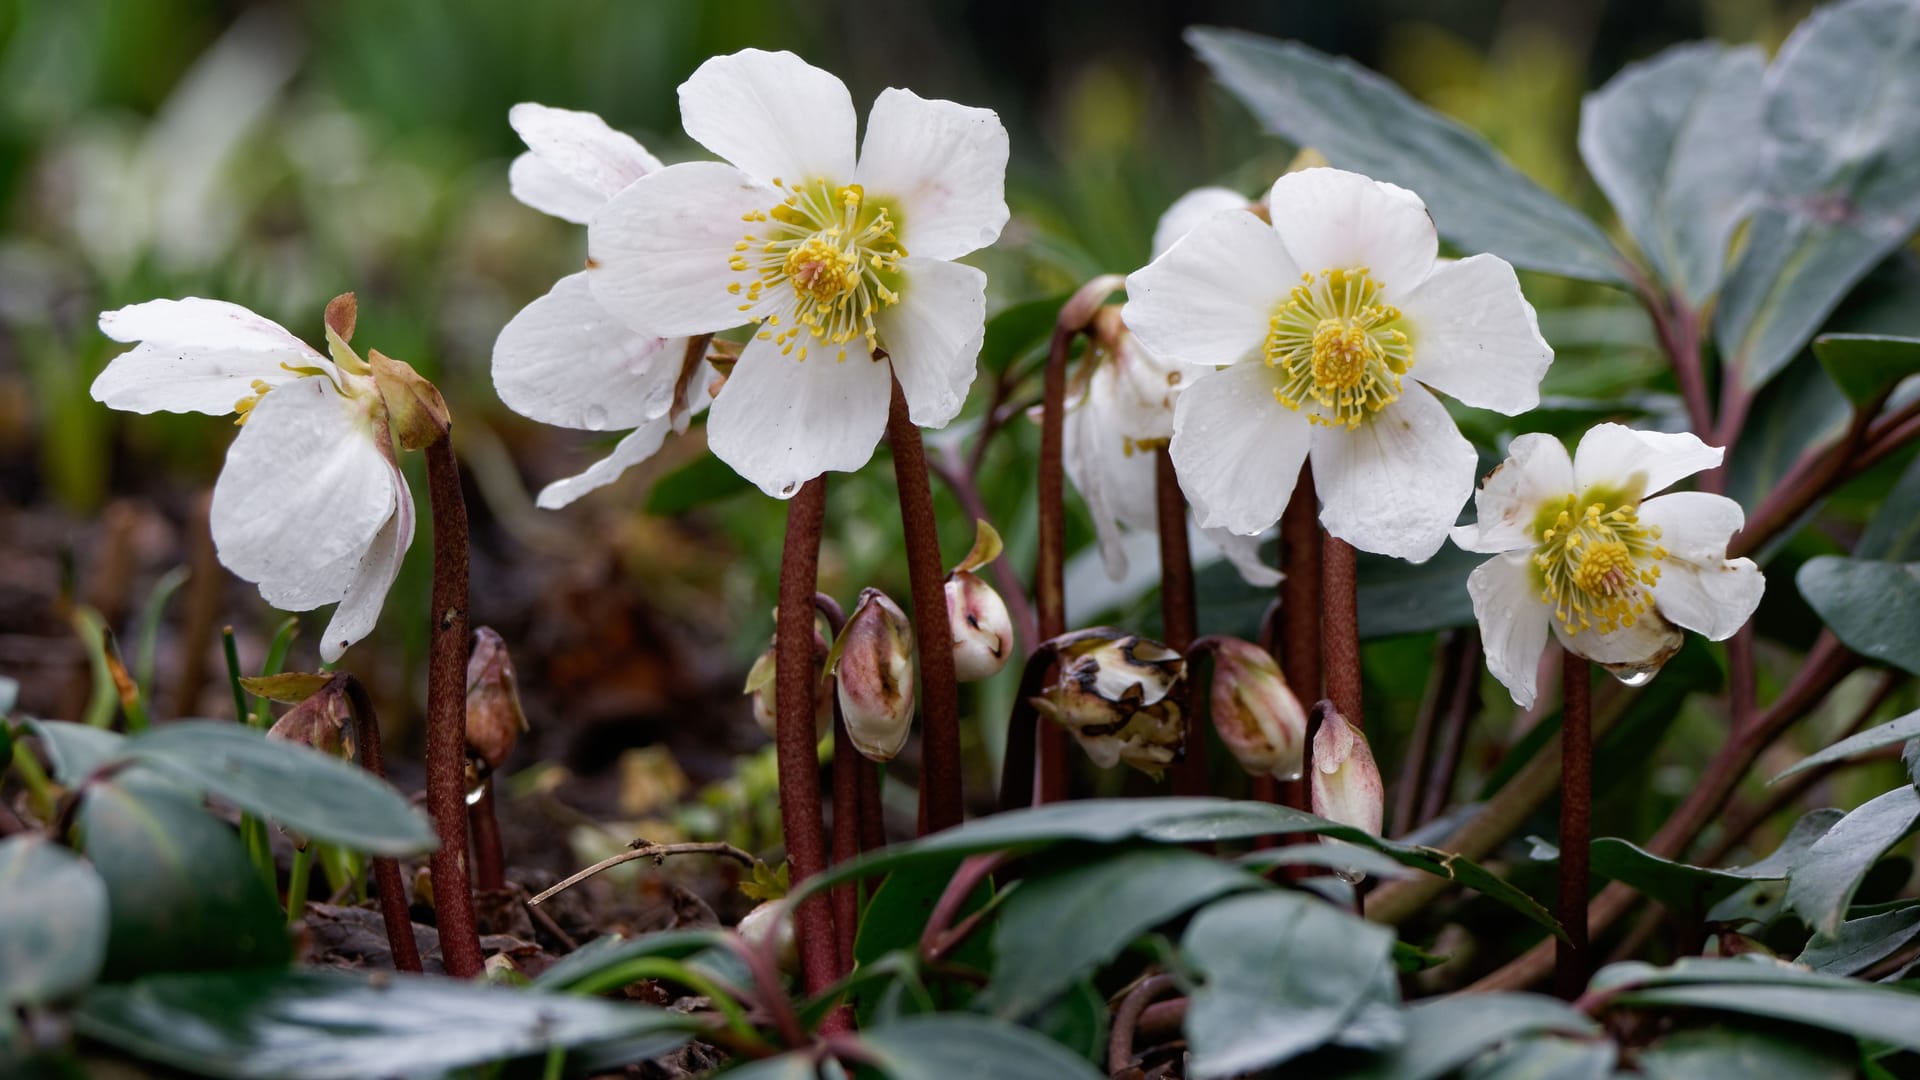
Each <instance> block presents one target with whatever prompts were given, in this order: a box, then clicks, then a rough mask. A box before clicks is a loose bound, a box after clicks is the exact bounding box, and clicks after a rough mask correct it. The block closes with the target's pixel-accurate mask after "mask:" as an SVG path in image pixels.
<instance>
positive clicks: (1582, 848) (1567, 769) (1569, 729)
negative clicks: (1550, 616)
mask: <svg viewBox="0 0 1920 1080" xmlns="http://www.w3.org/2000/svg"><path fill="white" fill-rule="evenodd" d="M1563 664H1564V665H1565V666H1564V667H1563V668H1562V669H1561V670H1562V673H1563V674H1562V676H1561V679H1560V682H1561V696H1562V700H1563V706H1562V709H1561V717H1562V719H1561V733H1560V910H1559V912H1558V914H1559V917H1560V925H1561V926H1562V927H1563V928H1565V930H1566V932H1567V936H1566V939H1565V940H1561V939H1555V944H1554V966H1553V972H1554V990H1555V992H1556V993H1558V994H1559V995H1560V997H1562V998H1564V999H1566V1000H1568V1001H1572V1000H1574V999H1575V998H1577V997H1579V996H1580V994H1581V992H1582V991H1584V990H1585V989H1586V986H1587V965H1588V959H1587V879H1588V873H1589V872H1588V869H1587V866H1588V850H1589V846H1590V845H1591V843H1592V840H1593V670H1592V665H1591V664H1590V663H1589V662H1588V661H1587V658H1586V657H1584V656H1580V655H1578V654H1577V653H1575V652H1573V651H1572V650H1568V651H1567V652H1566V654H1565V656H1564V659H1563Z"/></svg>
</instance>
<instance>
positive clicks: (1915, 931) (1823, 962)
mask: <svg viewBox="0 0 1920 1080" xmlns="http://www.w3.org/2000/svg"><path fill="white" fill-rule="evenodd" d="M1915 938H1920V906H1915V907H1904V908H1896V909H1894V910H1893V911H1884V912H1881V913H1880V914H1878V915H1869V916H1867V917H1866V918H1864V919H1849V920H1847V921H1846V922H1844V923H1841V924H1840V932H1839V933H1838V934H1835V935H1833V936H1832V937H1827V936H1825V935H1822V934H1815V935H1814V936H1813V940H1811V941H1809V942H1807V947H1806V949H1805V950H1804V951H1802V952H1801V953H1800V955H1799V957H1797V958H1796V959H1795V962H1796V963H1800V964H1805V965H1807V966H1808V967H1811V968H1813V969H1814V970H1815V971H1824V972H1827V973H1829V974H1832V975H1852V974H1855V973H1857V972H1861V971H1865V970H1866V969H1868V968H1870V967H1872V966H1873V965H1875V964H1877V963H1879V962H1880V961H1882V960H1885V959H1886V958H1887V957H1889V956H1892V955H1893V954H1894V953H1896V952H1899V951H1900V950H1901V949H1902V948H1904V947H1906V945H1907V943H1909V942H1911V941H1913V940H1914V939H1915Z"/></svg>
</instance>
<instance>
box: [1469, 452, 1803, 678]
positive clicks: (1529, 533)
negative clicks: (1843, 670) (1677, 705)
mask: <svg viewBox="0 0 1920 1080" xmlns="http://www.w3.org/2000/svg"><path fill="white" fill-rule="evenodd" d="M1720 457H1721V450H1720V448H1719V447H1715V446H1708V445H1706V444H1705V443H1703V442H1701V441H1700V440H1699V439H1698V438H1697V437H1695V436H1693V435H1690V434H1678V435H1665V434H1659V433H1655V432H1645V431H1634V430H1632V429H1630V428H1626V427H1622V426H1620V425H1619V424H1601V425H1599V426H1598V427H1595V428H1593V429H1592V430H1590V431H1588V432H1587V434H1586V436H1585V437H1583V438H1582V439H1581V440H1580V446H1579V449H1578V450H1576V451H1575V452H1574V455H1573V457H1572V458H1571V459H1569V458H1568V457H1567V451H1566V448H1565V447H1563V446H1561V445H1560V440H1558V439H1555V438H1553V437H1552V436H1550V435H1522V436H1520V437H1519V438H1517V439H1515V440H1513V444H1512V446H1510V447H1509V448H1508V451H1507V460H1506V461H1505V462H1504V463H1502V464H1501V466H1500V467H1499V468H1497V469H1495V470H1494V471H1493V472H1492V473H1491V474H1489V475H1488V477H1487V480H1486V483H1485V484H1484V485H1483V486H1482V487H1481V488H1480V491H1479V493H1478V494H1477V495H1475V496H1474V507H1475V509H1476V510H1477V511H1478V515H1479V520H1478V521H1477V522H1475V523H1474V524H1472V525H1462V526H1460V527H1459V528H1457V529H1455V530H1453V539H1454V543H1456V544H1458V545H1460V546H1461V547H1462V548H1465V549H1466V550H1468V551H1480V552H1488V553H1492V554H1496V555H1497V556H1498V557H1497V558H1493V559H1489V560H1488V561H1487V562H1485V563H1482V564H1481V565H1480V566H1479V568H1478V569H1476V570H1474V572H1473V573H1472V575H1471V576H1469V577H1468V578H1467V592H1468V593H1469V594H1470V595H1471V596H1472V597H1473V613H1474V616H1475V618H1477V619H1479V621H1480V633H1481V635H1482V637H1483V638H1484V639H1485V641H1486V647H1487V668H1488V670H1490V671H1492V672H1493V674H1494V677H1495V678H1497V679H1499V680H1500V681H1501V683H1503V684H1504V685H1505V686H1506V688H1507V689H1508V690H1509V691H1510V692H1511V693H1512V694H1513V700H1514V702H1515V703H1516V704H1518V705H1519V706H1520V707H1521V708H1527V707H1530V706H1531V705H1532V704H1533V697H1534V678H1535V674H1536V671H1537V669H1538V668H1539V666H1540V653H1541V651H1542V650H1543V649H1545V648H1546V645H1547V629H1548V627H1549V626H1551V627H1552V629H1553V633H1554V635H1555V636H1556V637H1558V638H1559V639H1560V643H1561V644H1562V645H1564V646H1565V647H1566V648H1567V649H1569V650H1570V651H1572V652H1574V653H1577V654H1579V655H1581V656H1584V657H1587V658H1588V659H1590V660H1593V661H1595V662H1597V663H1600V664H1603V665H1605V666H1606V667H1607V668H1608V669H1609V670H1611V671H1612V672H1613V673H1614V675H1615V676H1617V677H1619V678H1621V679H1622V680H1623V681H1626V682H1628V683H1629V684H1631V685H1638V684H1639V683H1641V682H1644V681H1646V680H1647V679H1649V678H1651V677H1652V676H1653V673H1654V672H1656V671H1658V670H1659V668H1660V665H1661V664H1663V663H1665V662H1666V660H1667V658H1668V657H1670V656H1672V655H1673V654H1674V653H1675V652H1676V651H1678V650H1679V648H1680V641H1681V638H1680V633H1679V631H1677V630H1675V629H1674V626H1675V625H1678V626H1682V627H1685V628H1687V629H1689V630H1694V631H1697V632H1699V633H1701V634H1704V635H1706V636H1707V637H1708V638H1711V639H1712V640H1714V641H1720V640H1722V639H1724V638H1727V637H1730V636H1732V635H1733V632H1734V631H1736V630H1738V629H1740V627H1741V626H1742V625H1744V624H1745V623H1746V621H1747V619H1748V617H1750V616H1751V615H1752V614H1753V609H1754V608H1755V607H1757V606H1758V605H1759V603H1760V594H1761V593H1762V592H1763V591H1764V590H1765V589H1766V579H1765V578H1764V577H1762V576H1761V574H1760V570H1759V568H1758V567H1756V566H1754V564H1753V560H1751V559H1731V560H1729V559H1728V558H1727V541H1728V540H1729V539H1731V538H1732V537H1733V534H1734V533H1737V532H1739V531H1740V529H1741V526H1742V525H1744V524H1745V520H1746V519H1745V515H1743V514H1742V513H1741V510H1740V504H1739V503H1736V502H1734V501H1733V500H1732V499H1729V498H1726V497H1725V496H1721V495H1708V494H1704V493H1701V492H1692V491H1682V492H1675V493H1673V494H1669V495H1661V496H1659V497H1658V498H1649V496H1651V495H1654V494H1656V493H1658V492H1660V491H1664V490H1666V489H1667V488H1668V487H1670V486H1671V485H1673V484H1674V483H1675V482H1677V481H1679V480H1681V479H1683V478H1685V477H1688V476H1692V475H1693V474H1694V473H1697V472H1700V471H1702V470H1704V469H1711V468H1714V467H1715V466H1718V465H1719V464H1720Z"/></svg>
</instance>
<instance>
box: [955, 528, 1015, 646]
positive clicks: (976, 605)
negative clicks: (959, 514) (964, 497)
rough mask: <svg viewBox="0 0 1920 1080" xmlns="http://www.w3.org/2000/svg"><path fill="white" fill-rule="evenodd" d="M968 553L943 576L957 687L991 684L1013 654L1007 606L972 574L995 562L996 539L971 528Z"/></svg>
mask: <svg viewBox="0 0 1920 1080" xmlns="http://www.w3.org/2000/svg"><path fill="white" fill-rule="evenodd" d="M974 526H975V532H974V538H973V550H972V551H969V552H967V557H966V558H964V559H962V560H960V565H959V566H957V567H955V568H954V571H953V573H951V574H948V575H947V585H946V592H947V623H948V625H949V629H951V631H952V633H953V674H954V677H955V678H957V679H959V680H960V681H961V682H978V681H979V680H981V679H990V678H992V677H993V676H995V675H998V674H999V673H1000V669H1001V668H1003V667H1006V666H1007V658H1008V657H1010V656H1012V655H1013V618H1012V616H1010V615H1008V614H1007V602H1006V601H1005V600H1002V599H1001V598H1000V594H999V593H998V592H996V591H995V590H994V588H993V586H991V585H988V584H987V583H986V582H985V581H983V580H981V579H980V577H979V575H977V574H975V573H974V571H975V570H978V569H979V568H980V567H982V566H985V565H986V564H988V563H990V562H992V561H993V560H995V559H997V558H999V557H1000V551H1001V547H1002V545H1001V542H1000V534H999V533H998V532H996V531H995V530H994V527H993V526H991V525H989V524H987V523H986V522H984V521H976V522H975V523H974Z"/></svg>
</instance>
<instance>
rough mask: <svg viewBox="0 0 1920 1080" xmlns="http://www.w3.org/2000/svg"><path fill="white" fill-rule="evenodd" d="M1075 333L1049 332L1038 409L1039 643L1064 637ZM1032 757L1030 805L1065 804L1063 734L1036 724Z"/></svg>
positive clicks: (1035, 580)
mask: <svg viewBox="0 0 1920 1080" xmlns="http://www.w3.org/2000/svg"><path fill="white" fill-rule="evenodd" d="M1077 333H1078V331H1077V330H1073V329H1069V328H1068V327H1066V326H1064V325H1062V326H1056V327H1054V331H1053V341H1052V343H1051V345H1050V346H1049V347H1048V349H1047V367H1046V373H1045V377H1044V379H1043V387H1044V389H1043V392H1042V397H1041V403H1040V481H1039V488H1040V521H1039V545H1038V547H1039V554H1038V556H1037V558H1036V560H1035V566H1034V571H1033V596H1034V604H1035V607H1036V608H1037V609H1038V621H1039V625H1040V631H1039V633H1040V640H1041V641H1051V640H1053V639H1054V638H1057V637H1059V636H1060V635H1061V634H1064V633H1066V632H1067V586H1066V508H1065V505H1064V504H1065V499H1066V492H1065V479H1064V471H1063V466H1062V456H1061V455H1062V440H1063V433H1064V431H1065V430H1066V411H1067V361H1068V359H1069V358H1070V357H1071V355H1072V353H1073V339H1074V337H1075V335H1076V334H1077ZM1016 711H1018V710H1017V709H1016ZM1034 753H1035V759H1036V766H1035V767H1036V770H1037V772H1038V779H1037V785H1038V791H1037V792H1036V795H1035V799H1034V801H1035V802H1036V803H1050V802H1059V801H1061V800H1063V799H1065V798H1066V797H1067V733H1066V732H1065V731H1064V730H1062V729H1061V728H1060V727H1059V726H1058V725H1056V724H1037V725H1036V729H1035V747H1034Z"/></svg>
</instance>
